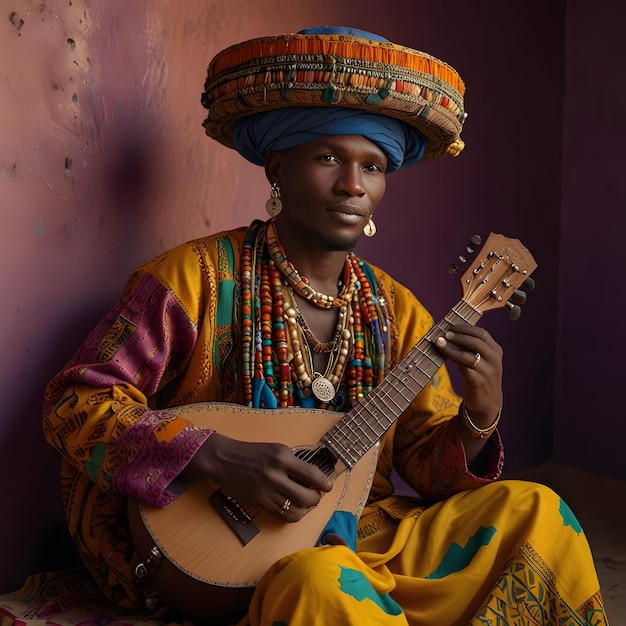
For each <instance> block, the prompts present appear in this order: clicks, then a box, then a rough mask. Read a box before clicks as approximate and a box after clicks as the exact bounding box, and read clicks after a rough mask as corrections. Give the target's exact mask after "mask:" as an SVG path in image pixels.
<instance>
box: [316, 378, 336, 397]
mask: <svg viewBox="0 0 626 626" xmlns="http://www.w3.org/2000/svg"><path fill="white" fill-rule="evenodd" d="M311 391H312V392H313V395H314V396H315V397H316V398H317V399H318V400H319V401H320V402H330V401H331V400H332V399H333V398H334V397H335V387H334V386H333V384H332V383H331V382H330V380H328V378H324V377H323V376H318V377H317V378H315V379H313V382H312V383H311Z"/></svg>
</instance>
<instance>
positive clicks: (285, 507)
mask: <svg viewBox="0 0 626 626" xmlns="http://www.w3.org/2000/svg"><path fill="white" fill-rule="evenodd" d="M290 506H291V500H290V499H289V498H285V501H284V502H283V505H282V506H281V507H280V511H278V516H279V517H281V516H283V515H284V514H285V513H286V512H287V511H288V510H289V507H290Z"/></svg>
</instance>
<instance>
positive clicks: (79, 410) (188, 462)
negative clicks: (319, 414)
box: [44, 28, 605, 626]
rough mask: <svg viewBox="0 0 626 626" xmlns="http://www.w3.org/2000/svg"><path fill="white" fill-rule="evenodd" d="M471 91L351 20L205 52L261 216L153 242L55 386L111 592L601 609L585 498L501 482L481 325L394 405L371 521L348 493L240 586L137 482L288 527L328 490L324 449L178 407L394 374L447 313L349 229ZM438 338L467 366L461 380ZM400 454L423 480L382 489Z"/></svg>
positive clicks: (347, 391) (523, 613)
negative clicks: (205, 562)
mask: <svg viewBox="0 0 626 626" xmlns="http://www.w3.org/2000/svg"><path fill="white" fill-rule="evenodd" d="M463 90H464V86H463V83H462V81H461V79H460V78H459V77H458V75H457V74H456V72H455V71H454V70H453V69H452V68H450V67H449V66H447V65H445V64H444V63H442V62H440V61H438V60H437V59H433V58H432V57H429V56H428V55H425V54H423V53H420V52H417V51H414V50H410V49H407V48H403V47H401V46H396V45H395V44H392V43H390V42H387V41H386V40H382V39H381V38H379V37H376V36H374V35H371V34H369V33H363V32H360V31H355V30H353V29H335V28H330V29H312V30H307V31H303V32H302V33H299V34H297V35H285V36H280V37H269V38H262V39H260V40H254V41H250V42H244V43H242V44H239V45H238V46H233V47H232V48H229V49H227V50H225V51H223V52H222V53H220V54H219V55H217V57H216V58H215V59H214V60H213V61H212V62H211V65H210V67H209V72H208V78H207V83H206V86H205V93H204V96H203V103H204V104H205V106H206V107H207V108H208V109H209V114H208V117H207V120H206V121H205V128H206V131H207V133H208V134H209V135H210V136H211V137H213V138H215V139H217V140H218V141H221V142H222V143H224V144H226V145H230V146H233V147H235V148H236V149H237V150H238V151H239V152H240V153H241V154H242V155H243V156H244V157H245V158H247V159H249V160H250V161H252V162H253V163H257V164H259V165H262V166H264V167H265V172H266V175H267V178H268V181H269V183H270V186H271V192H270V198H269V200H268V201H267V204H266V208H267V210H268V213H269V214H270V216H271V218H270V219H269V220H268V221H266V222H259V221H257V222H254V223H253V224H252V225H251V226H250V227H249V228H239V229H235V230H233V231H230V232H227V233H220V234H218V235H215V236H212V237H205V238H202V239H198V240H196V241H193V242H190V243H188V244H184V245H182V246H179V247H177V248H175V249H174V250H171V251H169V252H166V253H164V254H163V255H161V256H160V257H158V258H157V259H154V260H152V261H150V262H148V263H146V264H145V265H144V266H143V267H142V268H140V269H139V270H138V271H137V272H136V273H135V274H134V275H133V276H132V277H131V279H130V280H129V282H128V284H127V287H126V289H125V290H124V293H123V294H122V296H121V298H120V300H119V301H118V303H117V304H116V306H115V307H114V308H113V309H112V311H111V313H110V314H109V315H108V316H107V317H106V318H105V319H104V320H103V321H102V322H101V324H100V325H99V326H98V327H97V328H96V329H95V330H94V332H93V333H92V335H91V336H90V338H89V339H88V340H87V341H86V343H85V344H84V345H83V346H82V347H81V349H80V350H79V351H78V352H77V353H76V355H75V356H74V357H73V359H72V360H71V361H70V363H69V364H68V365H67V366H66V368H65V369H64V370H63V371H62V372H61V373H60V374H59V375H58V376H57V377H55V379H53V381H51V383H50V385H49V388H48V390H47V394H46V401H45V413H44V428H45V432H46V436H47V438H48V440H49V442H50V443H51V444H52V445H54V446H55V447H56V448H57V449H58V450H59V451H60V452H61V453H62V454H63V456H64V466H63V486H64V501H65V505H66V509H67V513H68V521H69V527H70V531H71V533H72V536H73V537H74V539H75V540H76V542H77V545H78V547H79V550H80V552H81V555H82V557H83V559H84V561H85V563H86V564H87V566H88V567H89V569H90V571H91V572H92V574H93V575H94V577H95V579H96V580H97V582H98V583H99V585H100V587H101V588H102V589H103V591H104V592H105V593H106V594H107V596H108V597H109V598H110V599H111V600H113V601H115V602H116V603H118V604H119V605H120V606H123V607H127V608H138V607H141V606H147V607H149V608H154V607H155V606H158V605H159V603H161V602H162V601H163V599H165V601H167V602H169V603H171V604H172V605H173V606H175V607H176V608H177V609H179V610H180V611H182V612H183V613H184V614H186V615H188V616H191V617H197V618H200V619H203V620H212V619H215V618H220V619H223V618H225V617H227V616H229V615H230V616H234V615H237V617H241V614H243V613H246V611H247V612H248V614H247V615H246V616H243V617H242V623H243V624H245V623H250V624H277V623H281V624H282V623H286V624H290V625H294V624H307V626H308V625H310V624H327V623H333V624H363V623H366V624H379V623H380V624H407V623H409V624H467V623H470V622H472V623H485V622H486V621H488V620H496V619H499V620H501V621H502V622H504V623H506V622H507V621H508V623H513V622H514V621H515V620H520V619H521V620H522V621H523V622H524V623H530V622H531V620H534V622H536V623H546V624H550V623H555V624H556V623H563V621H565V623H568V621H567V620H569V621H570V622H571V623H580V622H579V621H576V620H585V619H587V620H590V619H591V618H592V617H593V620H595V621H593V622H590V623H598V624H599V623H604V621H603V620H605V616H604V611H603V608H602V600H601V596H600V591H599V586H598V582H597V577H596V575H595V570H594V567H593V561H592V559H591V555H590V552H589V548H588V546H587V543H586V540H585V538H584V535H583V534H582V531H581V530H580V528H579V527H578V525H577V522H576V521H575V518H574V517H573V515H572V514H571V511H569V509H568V508H567V506H566V505H565V504H564V503H563V502H562V501H561V500H560V498H559V497H558V496H557V495H556V494H554V493H553V492H551V491H550V490H548V489H546V488H544V487H542V486H539V485H534V484H530V483H528V484H525V483H517V482H502V483H496V482H494V481H495V480H496V479H497V478H498V477H499V475H500V471H501V468H502V463H503V451H502V445H501V441H500V437H499V434H498V432H497V424H498V420H499V419H500V415H501V410H502V386H501V379H502V351H501V349H500V347H499V346H498V344H497V343H496V342H495V340H494V339H493V338H492V337H491V336H490V335H489V333H487V332H486V331H485V330H483V329H479V328H476V327H474V326H473V325H471V324H466V323H459V324H452V325H451V326H450V327H449V328H447V329H446V330H445V332H442V333H441V335H440V336H437V338H436V340H435V341H434V346H436V351H434V352H433V354H434V355H435V356H434V359H435V362H436V364H437V369H436V371H434V372H433V373H432V376H430V378H429V381H428V382H426V383H425V384H424V388H423V390H422V391H421V393H419V394H418V395H417V397H416V398H413V397H411V398H408V399H406V398H404V397H403V398H402V401H403V402H404V401H405V400H406V401H407V406H406V407H405V408H404V407H403V410H402V413H401V415H398V416H397V417H398V419H397V421H393V422H392V423H390V424H389V426H388V427H386V429H385V430H386V432H385V433H384V436H383V438H382V442H381V451H380V456H379V458H378V461H377V466H376V475H375V476H374V477H373V483H372V486H371V490H370V491H369V498H368V501H367V504H366V505H365V507H364V508H363V509H362V511H361V510H360V508H359V511H360V517H359V519H357V515H356V513H352V514H351V513H348V514H345V515H344V514H342V513H345V511H341V512H337V514H335V515H332V516H331V519H330V520H329V523H328V525H327V526H326V527H325V528H322V529H320V531H321V532H320V536H319V543H320V544H321V545H318V546H315V547H314V546H311V547H310V548H308V547H306V549H300V550H297V551H296V552H295V553H293V554H289V555H287V554H279V555H278V556H279V557H283V558H280V559H278V561H277V562H276V563H275V564H272V563H270V564H268V571H267V573H266V574H265V576H263V578H262V580H260V582H259V584H258V586H257V588H256V592H255V593H254V596H253V597H252V598H250V595H248V596H246V604H247V602H248V601H250V605H249V607H248V606H238V605H236V603H235V604H234V605H233V604H232V603H231V605H229V604H228V602H227V603H226V606H222V605H221V604H220V603H219V601H218V600H215V597H216V596H215V594H212V595H209V590H208V587H207V585H206V584H205V583H204V582H203V580H200V581H198V580H197V578H198V577H194V573H193V572H187V571H184V572H181V568H180V567H178V566H177V564H176V563H174V561H175V559H173V558H171V555H170V554H169V553H168V550H167V549H166V548H163V547H162V546H159V545H156V542H155V540H154V538H153V536H152V533H150V532H147V531H146V529H145V526H144V521H145V520H144V519H143V518H142V517H141V516H140V515H138V508H137V507H136V505H135V503H136V502H141V503H143V504H144V505H148V506H155V507H167V505H170V504H172V503H173V502H175V501H177V502H180V501H181V499H182V498H185V497H186V494H188V493H190V492H192V491H193V489H194V488H195V486H197V485H204V484H205V481H207V480H208V481H209V482H210V483H211V484H214V485H217V486H219V493H221V494H222V495H223V497H225V498H226V499H227V502H228V505H227V506H228V507H231V509H232V507H243V508H242V509H239V508H236V509H235V513H233V517H237V516H239V515H243V513H241V511H247V510H250V511H251V510H256V511H261V512H264V513H265V514H266V515H269V516H270V517H271V518H272V519H277V520H280V526H279V527H280V528H286V527H287V524H288V523H294V524H297V523H298V522H301V523H303V522H305V521H306V520H307V519H309V517H308V516H310V515H313V512H312V511H311V510H312V509H313V510H315V511H316V510H320V507H321V506H322V504H323V502H324V498H326V499H328V498H329V494H330V493H331V491H332V490H333V481H332V480H331V479H330V473H329V472H325V471H323V467H322V466H321V465H319V464H317V463H312V462H308V461H307V460H305V459H303V458H301V456H300V455H298V454H295V453H294V450H292V449H291V447H290V446H288V445H286V444H285V443H281V441H273V440H270V441H269V442H268V441H267V438H266V437H263V436H261V437H259V438H258V439H256V440H250V438H248V437H247V436H245V435H241V436H239V437H237V436H233V435H232V433H229V431H228V423H226V424H224V427H223V429H222V428H220V427H217V426H216V425H217V423H218V422H219V419H218V416H217V415H215V416H214V419H215V422H214V424H215V426H213V425H212V424H211V423H207V424H206V425H202V424H199V423H198V424H197V423H194V421H193V420H191V419H189V417H188V415H189V414H188V413H187V412H186V410H185V409H180V408H177V407H180V406H181V405H189V404H192V405H198V403H204V402H221V403H224V402H226V403H232V404H236V405H241V406H243V407H250V408H252V409H265V410H268V411H270V410H271V411H279V410H280V409H282V408H288V407H292V406H297V407H302V408H304V409H306V408H310V409H325V410H330V411H333V410H334V411H340V412H342V413H345V412H346V411H348V410H349V409H351V408H353V407H355V406H358V404H359V402H361V401H362V400H363V399H364V398H367V397H368V395H369V394H370V393H376V392H375V390H376V389H377V387H378V385H381V384H385V383H384V382H383V381H385V377H386V376H387V375H388V374H389V372H390V370H391V369H392V368H393V367H394V366H395V365H396V364H397V363H399V362H400V361H401V359H403V357H405V355H407V353H408V352H409V351H410V350H411V348H413V346H414V345H415V344H416V343H417V342H418V341H419V340H420V339H421V338H422V337H424V336H425V335H426V334H427V332H428V331H429V330H430V328H431V327H432V322H433V320H432V318H431V317H430V315H429V314H428V313H427V311H426V310H425V309H424V307H423V306H422V305H421V304H420V302H419V301H418V300H417V299H416V298H415V297H414V296H413V295H412V294H411V293H410V292H409V291H408V290H407V289H406V288H404V287H403V286H402V285H400V284H398V283H397V282H395V281H394V280H393V279H392V278H391V277H390V276H388V275H387V274H386V273H385V272H384V271H382V270H380V269H378V268H374V267H372V266H370V265H369V264H367V263H365V262H364V261H362V260H361V259H359V258H357V257H356V256H355V255H354V254H353V252H352V251H353V249H354V247H355V245H356V243H357V242H358V240H359V239H360V237H361V236H362V234H363V233H365V234H366V235H372V234H373V233H374V232H375V226H374V221H373V215H374V212H375V210H376V207H377V206H378V203H379V202H380V200H381V198H382V197H383V194H384V191H385V186H386V174H388V173H390V172H393V171H395V170H397V169H399V168H401V167H408V166H410V165H412V164H414V163H417V162H419V161H421V160H425V159H429V158H436V157H439V156H442V155H444V154H458V153H459V152H460V151H461V150H462V147H463V144H462V142H461V140H460V131H461V127H462V124H463V121H464V119H465V112H464V109H463V95H462V94H463ZM439 359H441V362H443V359H448V360H449V361H451V362H454V363H455V364H457V365H458V367H459V369H460V371H461V374H462V376H463V388H462V395H463V402H462V403H461V399H460V398H459V397H458V396H457V395H456V394H455V392H454V391H453V390H452V387H451V385H450V380H449V377H448V374H447V371H446V369H445V367H439V365H440V361H439ZM398 385H399V381H398ZM408 405H410V406H408ZM266 415H267V417H266V420H269V414H266ZM254 416H255V420H256V421H257V423H258V424H259V428H260V430H261V432H263V425H264V423H265V422H264V421H263V420H264V415H263V411H261V412H259V411H256V412H254ZM207 419H209V421H210V419H211V413H209V417H208V418H207ZM229 419H230V418H229ZM294 422H295V428H297V427H298V425H297V422H296V421H295V419H294ZM267 423H269V422H267ZM347 450H348V452H350V453H351V447H350V446H347ZM335 461H337V462H339V461H338V460H337V459H333V463H334V462H335ZM348 465H349V463H348ZM392 467H395V469H396V470H397V471H398V472H399V473H400V475H401V476H402V477H403V478H404V479H406V480H407V481H408V482H409V484H411V485H412V486H413V487H414V488H415V489H416V491H417V492H418V493H419V494H420V497H421V499H420V500H416V499H403V498H399V497H397V496H395V495H394V486H393V484H392V482H391V479H390V475H391V469H392ZM202 481H204V482H202ZM189 485H192V486H191V487H189ZM203 488H204V487H202V489H203ZM181 493H182V494H183V495H181ZM129 503H130V506H129ZM233 503H234V504H233ZM231 512H232V510H231ZM246 514H247V513H246ZM186 521H187V522H188V520H185V519H180V520H177V522H176V523H177V525H180V528H181V531H182V534H187V533H189V534H191V533H193V532H194V531H195V529H196V528H197V527H198V524H189V523H188V526H186V525H185V522H186ZM294 527H297V526H294ZM194 541H195V539H194ZM218 541H219V539H218V536H217V534H215V533H213V532H207V534H206V541H204V542H202V543H206V544H207V545H206V546H204V545H200V543H198V544H197V545H193V546H192V548H193V549H194V550H197V551H198V553H199V554H201V555H202V554H204V552H203V550H205V549H207V550H209V552H207V554H210V553H211V551H210V548H211V543H212V542H214V543H217V542H218ZM312 543H315V542H312ZM232 558H233V559H237V558H238V557H237V555H236V554H235V555H233V557H232ZM218 565H221V563H217V562H216V563H215V568H217V567H218ZM211 567H213V564H211ZM183 569H184V568H183ZM234 586H235V587H236V585H234ZM231 591H232V590H225V591H224V595H225V596H229V593H230V592H231Z"/></svg>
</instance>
